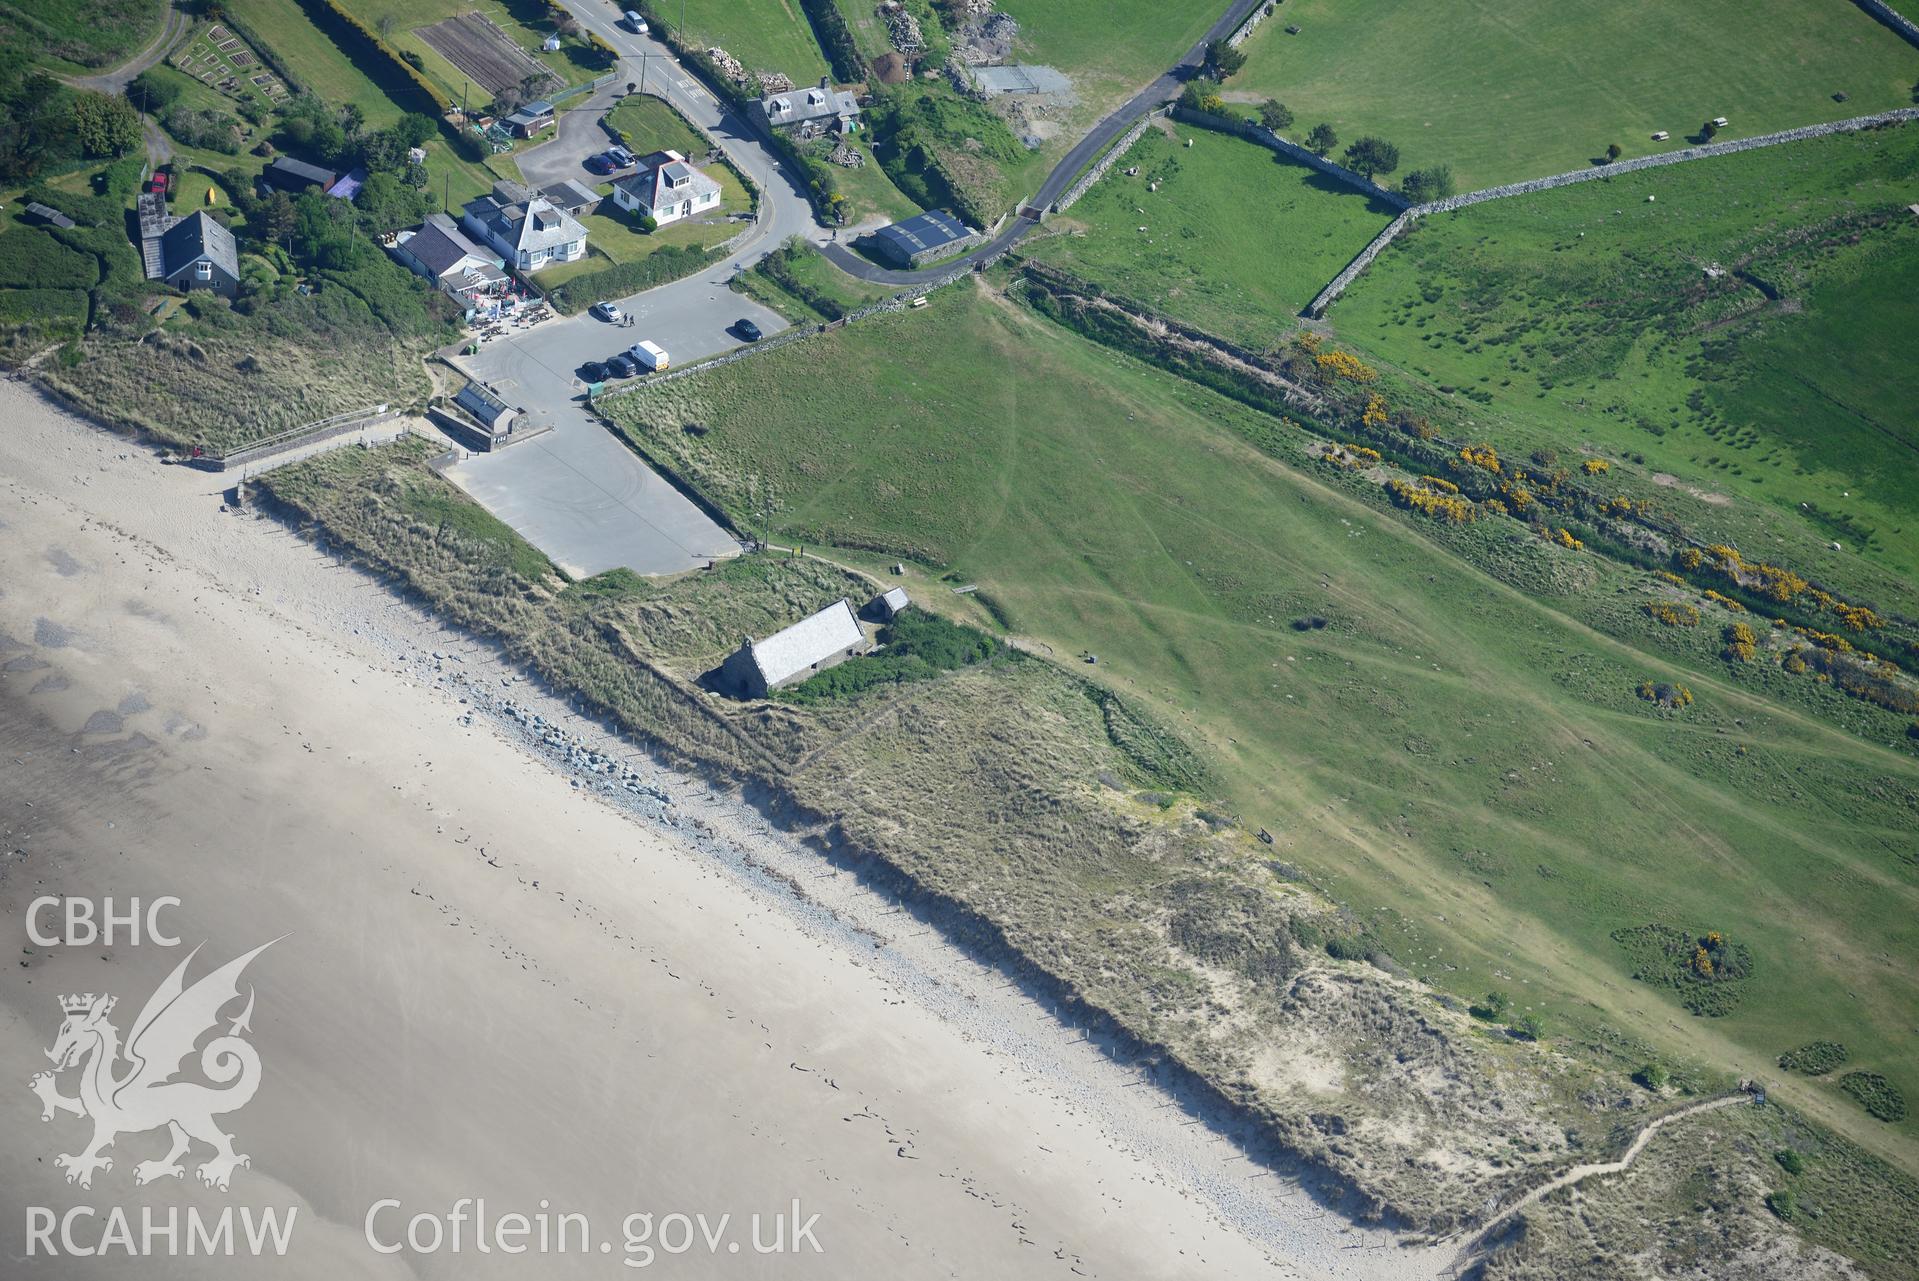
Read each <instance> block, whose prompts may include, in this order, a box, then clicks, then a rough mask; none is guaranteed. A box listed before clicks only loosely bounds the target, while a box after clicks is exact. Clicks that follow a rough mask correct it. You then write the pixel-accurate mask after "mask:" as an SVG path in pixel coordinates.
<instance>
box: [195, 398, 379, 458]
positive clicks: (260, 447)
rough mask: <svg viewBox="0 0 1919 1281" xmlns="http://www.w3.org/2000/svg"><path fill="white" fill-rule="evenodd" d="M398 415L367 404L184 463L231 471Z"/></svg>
mask: <svg viewBox="0 0 1919 1281" xmlns="http://www.w3.org/2000/svg"><path fill="white" fill-rule="evenodd" d="M402 412H403V411H401V410H398V409H395V408H393V407H392V406H390V405H370V406H368V407H367V408H365V409H355V410H352V411H351V412H349V413H344V414H335V415H333V416H332V417H331V418H322V419H319V420H318V421H315V422H310V423H306V424H304V425H302V426H299V427H293V428H289V429H288V430H286V431H283V432H277V433H275V434H274V435H271V436H268V437H266V438H265V439H263V440H256V441H252V442H249V443H248V444H245V445H241V446H240V447H239V448H237V449H231V450H227V451H226V452H224V453H217V454H216V453H204V452H203V453H201V454H199V455H198V456H197V457H194V458H190V459H188V460H187V462H188V463H189V464H191V465H192V466H194V467H198V468H199V469H200V470H202V471H232V470H233V469H234V468H235V467H245V466H247V465H248V464H249V463H257V462H259V461H261V460H262V459H264V458H268V457H271V456H272V455H274V454H281V453H286V452H287V451H289V450H293V449H300V448H303V447H305V446H307V445H313V444H318V443H319V442H321V441H323V440H329V439H332V438H333V437H335V436H346V435H351V434H352V433H353V432H356V431H361V430H363V429H365V428H367V427H371V426H373V425H374V424H376V423H381V422H385V421H386V420H387V419H389V418H397V417H399V416H400V414H401V413H402Z"/></svg>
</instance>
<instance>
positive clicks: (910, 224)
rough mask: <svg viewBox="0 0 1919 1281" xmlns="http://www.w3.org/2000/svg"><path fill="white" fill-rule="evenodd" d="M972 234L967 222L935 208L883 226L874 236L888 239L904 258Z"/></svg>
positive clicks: (886, 240)
mask: <svg viewBox="0 0 1919 1281" xmlns="http://www.w3.org/2000/svg"><path fill="white" fill-rule="evenodd" d="M970 234H971V233H970V232H968V231H967V230H966V224H965V223H963V222H961V221H960V220H959V219H957V218H955V217H954V216H953V215H952V214H949V213H947V212H945V211H944V210H941V209H932V210H928V211H927V212H926V213H923V214H916V215H914V216H913V217H911V218H908V219H906V220H905V221H904V222H896V223H894V224H893V225H892V226H890V227H881V228H880V229H879V230H878V231H876V232H874V233H873V236H874V239H876V240H881V241H884V242H886V243H887V244H888V245H889V246H891V247H892V249H893V251H894V252H895V253H897V254H899V255H900V256H901V257H902V258H911V257H912V256H913V255H914V254H917V253H924V252H925V251H926V250H928V249H937V248H939V247H940V246H941V245H950V244H952V243H954V242H955V241H958V240H964V239H965V238H966V237H967V236H968V235H970Z"/></svg>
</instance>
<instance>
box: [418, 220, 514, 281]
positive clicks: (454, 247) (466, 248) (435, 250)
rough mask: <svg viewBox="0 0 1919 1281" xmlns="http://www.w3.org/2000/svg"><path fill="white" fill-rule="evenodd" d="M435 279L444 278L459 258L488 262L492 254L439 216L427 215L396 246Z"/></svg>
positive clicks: (453, 224) (449, 221) (453, 223)
mask: <svg viewBox="0 0 1919 1281" xmlns="http://www.w3.org/2000/svg"><path fill="white" fill-rule="evenodd" d="M400 247H401V248H402V249H404V250H406V251H407V253H408V254H410V255H412V257H413V258H414V260H415V261H417V262H418V263H419V264H420V265H421V266H422V267H425V268H426V269H427V270H428V271H429V272H431V273H432V274H433V275H434V276H435V277H439V276H444V275H445V274H446V273H447V272H449V271H451V270H453V268H454V267H455V266H456V265H458V263H459V261H460V259H462V258H467V257H472V258H478V259H481V260H482V261H485V262H491V261H492V259H493V255H492V254H490V253H487V252H485V251H483V250H482V249H481V248H480V247H479V246H478V245H476V244H474V243H473V242H472V241H471V240H468V239H467V238H466V236H465V235H464V234H463V233H462V232H461V231H460V228H459V226H458V225H457V224H456V223H455V222H454V221H453V219H451V218H449V217H448V216H447V215H445V214H443V213H431V214H428V215H427V216H426V221H425V222H423V223H421V224H420V229H419V230H418V231H416V232H414V233H413V234H412V235H411V236H408V237H407V238H406V241H405V242H404V243H403V244H402V245H401V246H400Z"/></svg>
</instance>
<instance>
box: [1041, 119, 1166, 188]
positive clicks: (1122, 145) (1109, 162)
mask: <svg viewBox="0 0 1919 1281" xmlns="http://www.w3.org/2000/svg"><path fill="white" fill-rule="evenodd" d="M1167 110H1168V108H1165V107H1159V108H1157V109H1155V110H1153V111H1149V112H1147V113H1146V114H1145V115H1143V116H1141V117H1140V118H1139V121H1138V123H1136V124H1135V125H1134V126H1133V127H1132V128H1131V129H1128V130H1127V131H1126V132H1125V134H1124V135H1122V136H1121V138H1120V140H1119V141H1118V142H1116V143H1114V144H1113V145H1112V146H1111V147H1109V148H1108V149H1107V151H1106V154H1105V155H1103V156H1101V157H1100V158H1099V159H1098V160H1097V161H1095V162H1094V164H1093V167H1092V168H1091V169H1088V170H1087V171H1086V172H1085V173H1084V174H1083V175H1081V176H1080V179H1079V181H1078V182H1076V183H1074V184H1073V185H1072V186H1070V187H1068V188H1067V189H1066V191H1065V192H1064V194H1062V195H1061V196H1060V198H1059V199H1058V200H1055V201H1054V202H1053V205H1052V212H1054V213H1065V212H1066V211H1067V210H1068V209H1071V208H1072V207H1073V206H1074V205H1075V204H1076V203H1078V201H1079V198H1080V197H1081V196H1083V195H1085V194H1086V193H1087V192H1089V191H1091V190H1092V189H1093V184H1094V183H1096V182H1098V181H1099V180H1100V179H1101V178H1104V177H1105V176H1106V171H1107V170H1108V169H1111V168H1112V167H1113V166H1114V165H1115V164H1117V163H1118V162H1119V158H1120V157H1121V156H1123V155H1125V154H1126V153H1127V152H1129V151H1131V150H1132V149H1133V144H1134V143H1136V142H1138V141H1139V140H1140V138H1141V136H1142V135H1144V134H1145V132H1146V130H1147V127H1148V126H1150V125H1151V124H1152V123H1153V121H1155V120H1158V119H1160V118H1161V117H1163V116H1164V115H1165V114H1166V112H1167Z"/></svg>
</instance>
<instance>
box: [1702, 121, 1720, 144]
mask: <svg viewBox="0 0 1919 1281" xmlns="http://www.w3.org/2000/svg"><path fill="white" fill-rule="evenodd" d="M1718 134H1719V126H1718V125H1716V124H1714V123H1713V122H1712V121H1710V120H1708V121H1707V122H1706V123H1705V124H1703V125H1700V126H1699V136H1700V137H1701V138H1704V139H1705V140H1706V141H1707V142H1711V141H1712V140H1713V139H1714V138H1715V137H1717V136H1718Z"/></svg>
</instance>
